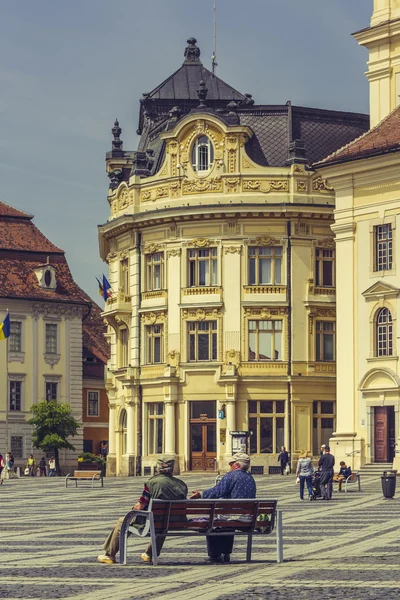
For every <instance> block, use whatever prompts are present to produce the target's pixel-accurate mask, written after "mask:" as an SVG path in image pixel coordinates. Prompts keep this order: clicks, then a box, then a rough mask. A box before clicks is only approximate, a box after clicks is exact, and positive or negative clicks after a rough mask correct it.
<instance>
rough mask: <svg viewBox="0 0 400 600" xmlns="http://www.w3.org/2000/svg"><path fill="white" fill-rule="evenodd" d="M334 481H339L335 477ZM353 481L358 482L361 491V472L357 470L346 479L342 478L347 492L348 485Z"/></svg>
mask: <svg viewBox="0 0 400 600" xmlns="http://www.w3.org/2000/svg"><path fill="white" fill-rule="evenodd" d="M333 481H334V483H338V481H337V480H336V479H334V480H333ZM352 483H357V484H358V491H359V492H361V481H360V473H357V471H353V473H352V474H351V475H349V476H348V477H347V478H346V479H343V480H342V486H343V484H344V491H345V492H347V486H348V485H351V484H352Z"/></svg>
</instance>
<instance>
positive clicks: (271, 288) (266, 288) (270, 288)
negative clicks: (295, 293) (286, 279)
mask: <svg viewBox="0 0 400 600" xmlns="http://www.w3.org/2000/svg"><path fill="white" fill-rule="evenodd" d="M243 289H244V293H245V294H286V286H285V285H244V286H243Z"/></svg>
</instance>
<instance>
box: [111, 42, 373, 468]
mask: <svg viewBox="0 0 400 600" xmlns="http://www.w3.org/2000/svg"><path fill="white" fill-rule="evenodd" d="M367 128H368V117H366V116H365V115H358V114H349V113H340V112H335V111H325V110H317V109H308V108H300V107H294V106H292V105H291V103H290V102H288V103H287V104H286V105H284V106H264V105H255V104H254V100H253V99H252V97H251V95H250V94H241V93H239V92H238V91H236V90H235V89H233V88H232V87H230V86H229V85H227V84H226V83H225V82H223V81H222V80H221V79H219V78H218V77H216V76H215V75H213V74H212V73H211V72H210V71H208V70H207V69H205V68H204V66H203V65H202V63H201V61H200V50H199V48H198V47H197V45H196V40H195V39H194V38H190V39H189V40H188V46H187V48H186V50H185V62H184V63H183V66H182V67H181V68H180V69H179V70H178V71H176V72H175V73H174V74H173V75H172V76H171V77H169V78H168V79H167V80H166V81H164V82H163V83H162V84H161V85H160V86H158V87H157V88H155V89H154V90H153V91H152V92H151V93H147V94H144V95H143V98H142V99H141V102H140V117H139V131H138V133H139V134H140V135H141V137H140V142H139V146H138V150H137V151H135V152H130V151H124V150H123V143H122V140H121V128H120V127H119V123H118V121H116V122H115V124H114V127H113V129H112V132H113V136H114V139H113V147H112V151H111V152H109V153H108V154H107V160H106V163H107V172H108V175H109V178H110V189H109V195H108V201H109V205H110V218H109V220H108V222H107V223H105V224H104V225H102V226H100V227H99V239H100V253H101V256H102V258H103V260H105V261H106V262H107V263H108V265H109V280H110V283H111V286H112V289H113V294H112V296H111V297H110V298H109V300H108V301H107V303H106V308H105V312H104V313H103V316H104V318H105V320H106V322H107V323H108V334H107V335H108V339H109V341H110V344H111V359H110V362H109V365H108V375H107V381H106V386H107V390H108V397H109V408H110V430H109V456H108V464H107V469H108V471H107V472H108V474H117V475H119V474H122V475H127V474H129V475H132V474H139V473H144V474H146V473H150V472H151V471H152V468H153V467H154V465H155V463H156V460H157V456H158V455H159V454H160V453H162V452H173V453H175V454H176V455H177V456H178V459H179V460H178V462H179V469H180V470H181V471H189V470H201V471H202V470H212V469H214V468H224V466H225V465H226V463H225V461H226V458H227V457H228V456H229V455H230V454H231V452H232V436H231V435H230V434H231V432H235V431H244V432H248V433H249V434H250V435H249V438H248V450H249V452H250V453H251V455H252V464H253V465H254V466H262V467H264V468H265V469H267V468H268V467H269V466H276V465H277V454H278V452H279V449H280V446H281V445H285V446H286V447H287V448H289V449H290V451H291V452H292V456H293V457H295V456H296V455H297V454H298V453H299V452H300V451H301V450H308V451H311V452H313V453H314V455H317V454H318V453H319V446H320V444H321V443H323V442H324V441H327V439H328V438H329V437H330V436H331V434H332V431H334V429H335V418H336V408H335V399H336V396H335V377H336V354H335V335H336V334H335V328H336V309H335V307H336V295H335V245H334V241H333V234H332V231H331V225H332V223H333V208H334V193H333V189H332V188H331V187H330V186H329V185H328V184H327V183H326V181H325V180H324V179H323V178H322V177H321V176H319V175H318V174H316V173H315V172H314V171H313V170H312V169H311V168H310V167H309V165H310V164H312V163H313V162H315V161H317V160H321V159H322V158H323V157H324V156H326V155H327V154H329V153H330V152H333V151H335V150H336V149H337V148H339V147H341V146H343V145H344V144H346V143H348V142H350V141H351V140H352V139H354V138H355V137H356V136H358V135H360V134H361V133H363V132H364V131H366V129H367Z"/></svg>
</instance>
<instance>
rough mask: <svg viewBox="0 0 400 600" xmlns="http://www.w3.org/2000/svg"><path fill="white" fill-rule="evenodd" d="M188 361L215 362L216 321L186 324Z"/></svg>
mask: <svg viewBox="0 0 400 600" xmlns="http://www.w3.org/2000/svg"><path fill="white" fill-rule="evenodd" d="M188 333H189V361H202V360H217V321H199V322H195V323H188Z"/></svg>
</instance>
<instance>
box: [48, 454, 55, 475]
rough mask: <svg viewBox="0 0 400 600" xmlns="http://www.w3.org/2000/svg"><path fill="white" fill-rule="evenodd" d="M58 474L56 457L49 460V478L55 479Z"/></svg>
mask: <svg viewBox="0 0 400 600" xmlns="http://www.w3.org/2000/svg"><path fill="white" fill-rule="evenodd" d="M55 474H56V460H55V458H54V456H51V457H50V458H49V477H54V476H55Z"/></svg>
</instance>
